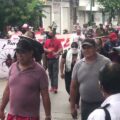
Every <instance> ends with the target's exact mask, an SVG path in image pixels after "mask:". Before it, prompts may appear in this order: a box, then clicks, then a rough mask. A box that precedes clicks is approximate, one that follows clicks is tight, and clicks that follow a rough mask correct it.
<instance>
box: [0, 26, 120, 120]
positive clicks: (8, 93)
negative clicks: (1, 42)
mask: <svg viewBox="0 0 120 120" xmlns="http://www.w3.org/2000/svg"><path fill="white" fill-rule="evenodd" d="M56 29H57V28H56V26H55V27H54V29H52V28H51V27H50V30H49V31H47V32H45V31H44V29H43V28H40V29H39V30H40V31H39V32H40V34H42V35H44V36H45V37H44V41H43V43H39V42H38V41H37V40H36V38H35V32H33V31H32V30H31V28H30V27H29V25H28V24H24V25H23V26H22V31H19V30H18V29H17V30H16V29H14V30H13V31H11V30H9V31H8V36H7V37H9V38H11V37H15V36H14V35H17V36H18V37H19V42H18V43H17V46H16V48H15V55H14V60H13V61H12V63H11V66H10V65H9V66H10V71H9V76H8V82H7V85H6V88H5V91H4V93H3V98H2V102H1V104H0V118H1V119H2V120H3V119H4V118H5V113H4V110H5V107H6V105H7V103H8V101H9V102H10V111H9V114H8V116H7V120H14V119H16V120H39V119H40V116H39V106H40V96H42V99H43V105H44V109H45V115H46V117H45V120H52V116H51V107H52V106H51V103H50V97H49V92H51V93H54V94H57V93H58V94H59V91H58V87H59V85H58V75H59V74H58V73H59V72H60V77H61V78H62V79H64V80H65V88H66V91H67V93H68V95H69V100H68V101H69V102H70V108H71V115H72V117H73V119H77V114H78V113H77V110H78V109H80V110H81V120H120V114H119V110H118V109H119V106H120V87H119V83H120V74H119V73H120V65H119V63H120V32H119V31H118V30H116V29H115V28H113V27H112V24H110V25H106V26H105V27H103V25H102V24H100V25H99V26H98V27H97V26H96V25H93V26H92V27H88V26H87V25H86V24H85V25H83V28H81V27H80V26H76V28H75V30H74V33H73V35H72V36H71V38H70V48H69V49H67V50H65V51H64V50H63V46H62V44H61V42H60V41H59V40H58V39H57V38H56V34H57V33H56ZM12 32H13V33H12ZM37 32H38V31H37ZM66 33H67V34H68V31H67V32H66ZM66 33H64V34H66ZM12 39H13V38H12ZM59 62H60V65H59ZM46 70H48V75H47V73H46ZM49 82H50V85H49ZM49 88H50V89H49ZM26 96H27V97H26ZM79 105H80V106H79ZM63 109H64V108H63ZM106 111H107V112H106ZM91 112H92V113H91ZM108 118H109V119H108Z"/></svg>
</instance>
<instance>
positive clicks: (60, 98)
mask: <svg viewBox="0 0 120 120" xmlns="http://www.w3.org/2000/svg"><path fill="white" fill-rule="evenodd" d="M5 85H6V80H0V99H1V97H2V94H3V90H4V88H5ZM50 99H51V109H52V120H73V119H72V117H71V114H70V103H69V100H68V99H69V96H68V94H67V92H66V91H65V84H64V80H62V79H60V78H59V88H58V93H57V94H54V93H50ZM6 111H9V105H8V106H7V108H6ZM78 113H79V116H78V119H77V120H80V111H79V110H78ZM44 118H45V113H44V109H43V105H42V99H41V107H40V119H41V120H44Z"/></svg>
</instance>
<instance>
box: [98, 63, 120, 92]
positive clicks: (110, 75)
mask: <svg viewBox="0 0 120 120" xmlns="http://www.w3.org/2000/svg"><path fill="white" fill-rule="evenodd" d="M99 81H100V84H101V85H102V87H103V89H104V90H105V92H107V93H110V94H116V93H120V65H119V64H117V63H109V64H106V65H105V66H104V67H103V68H102V69H101V70H100V72H99Z"/></svg>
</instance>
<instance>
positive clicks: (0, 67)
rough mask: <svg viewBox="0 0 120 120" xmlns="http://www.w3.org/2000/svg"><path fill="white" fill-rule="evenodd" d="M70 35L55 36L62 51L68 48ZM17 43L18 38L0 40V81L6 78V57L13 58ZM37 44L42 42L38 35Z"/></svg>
mask: <svg viewBox="0 0 120 120" xmlns="http://www.w3.org/2000/svg"><path fill="white" fill-rule="evenodd" d="M71 35H72V34H64V35H60V34H59V35H56V37H57V39H58V40H60V41H61V43H62V46H63V49H64V50H66V49H68V48H69V47H70V43H71V41H70V38H71ZM18 41H19V37H17V38H12V39H10V40H7V39H0V79H2V78H6V77H7V76H8V71H9V68H8V66H7V65H6V61H7V60H8V56H11V58H13V56H14V53H15V51H14V49H15V48H16V43H17V42H18ZM38 41H39V42H41V41H43V37H42V36H41V35H39V39H38Z"/></svg>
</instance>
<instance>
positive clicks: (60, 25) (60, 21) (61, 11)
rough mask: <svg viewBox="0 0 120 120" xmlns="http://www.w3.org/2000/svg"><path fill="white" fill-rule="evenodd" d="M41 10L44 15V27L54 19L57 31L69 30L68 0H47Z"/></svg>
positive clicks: (46, 27)
mask: <svg viewBox="0 0 120 120" xmlns="http://www.w3.org/2000/svg"><path fill="white" fill-rule="evenodd" d="M43 12H44V14H45V15H46V18H44V19H43V26H44V28H45V29H48V26H50V25H52V22H53V21H54V22H55V23H56V24H57V33H62V32H63V30H64V29H67V30H70V4H69V0H47V1H46V5H45V7H44V11H43Z"/></svg>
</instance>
